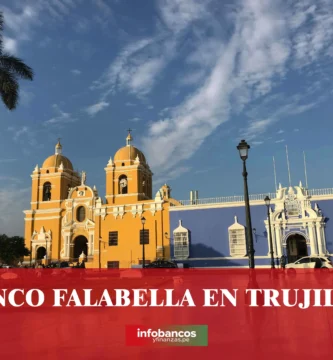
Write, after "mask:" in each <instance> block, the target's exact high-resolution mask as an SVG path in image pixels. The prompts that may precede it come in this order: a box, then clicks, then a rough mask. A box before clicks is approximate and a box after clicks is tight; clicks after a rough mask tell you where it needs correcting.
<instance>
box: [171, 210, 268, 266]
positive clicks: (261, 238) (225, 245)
mask: <svg viewBox="0 0 333 360" xmlns="http://www.w3.org/2000/svg"><path fill="white" fill-rule="evenodd" d="M235 216H237V219H238V223H239V224H241V225H243V226H246V220H245V207H244V206H236V207H224V208H223V207H215V208H207V209H191V210H181V211H180V210H178V211H177V210H176V211H170V233H171V234H172V233H173V231H174V230H175V229H176V228H177V227H178V224H179V220H181V221H182V225H183V226H184V227H185V228H187V229H188V230H190V258H192V259H196V258H198V259H202V258H206V259H207V260H197V261H194V260H190V262H191V266H192V265H200V264H201V265H205V264H206V263H207V261H208V259H209V258H226V257H230V246H229V234H228V228H229V227H230V226H231V225H233V224H234V222H235V219H234V218H235ZM251 218H252V227H253V228H255V229H256V235H254V234H253V242H254V248H255V256H264V257H266V256H267V254H268V242H267V234H266V232H265V224H264V220H265V219H266V207H265V206H264V205H257V206H252V207H251ZM171 236H172V235H171ZM172 254H173V247H172V248H171V255H172ZM221 260H222V259H220V260H214V261H210V265H212V266H224V265H226V264H228V266H246V265H247V264H248V258H247V257H246V258H245V257H244V258H243V259H242V258H234V259H223V261H221ZM261 262H262V261H261ZM207 265H208V264H207Z"/></svg>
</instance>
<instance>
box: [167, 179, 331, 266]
mask: <svg viewBox="0 0 333 360" xmlns="http://www.w3.org/2000/svg"><path fill="white" fill-rule="evenodd" d="M266 195H268V196H269V197H270V198H271V206H270V219H271V233H272V240H273V251H274V257H275V259H276V258H279V259H280V257H281V256H282V255H285V256H287V258H288V262H293V261H296V259H298V258H300V257H303V256H310V255H324V256H331V255H333V189H314V190H308V189H306V188H304V187H303V186H302V184H301V183H300V184H299V186H295V187H289V188H286V187H284V188H283V187H282V186H281V185H279V188H278V189H277V191H276V193H273V194H262V195H251V196H250V209H251V218H252V227H253V228H252V233H253V242H254V249H255V265H256V267H269V266H270V246H269V236H268V231H269V229H268V217H267V207H266V205H265V202H264V198H265V197H266ZM331 217H332V220H331V219H330V218H331ZM245 224H246V220H245V204H244V198H243V197H242V196H233V197H222V198H214V199H199V198H198V197H197V192H191V199H190V200H186V201H181V202H180V203H179V205H176V206H171V207H170V234H166V236H169V237H170V242H171V256H172V257H173V259H174V260H175V261H177V262H178V263H180V264H184V266H189V267H248V263H249V261H248V257H247V255H246V235H245V234H246V228H245V226H246V225H245Z"/></svg>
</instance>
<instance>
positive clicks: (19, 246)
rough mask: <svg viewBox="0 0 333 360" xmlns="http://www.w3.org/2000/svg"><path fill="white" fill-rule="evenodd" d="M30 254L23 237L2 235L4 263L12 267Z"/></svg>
mask: <svg viewBox="0 0 333 360" xmlns="http://www.w3.org/2000/svg"><path fill="white" fill-rule="evenodd" d="M29 254H30V251H29V250H28V249H27V248H26V247H25V244H24V238H23V237H21V236H13V237H8V236H7V235H5V234H3V235H0V259H1V261H2V263H5V264H7V265H12V264H14V263H16V262H18V261H19V260H20V258H22V257H23V256H28V255H29Z"/></svg>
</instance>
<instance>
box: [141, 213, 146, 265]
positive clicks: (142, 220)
mask: <svg viewBox="0 0 333 360" xmlns="http://www.w3.org/2000/svg"><path fill="white" fill-rule="evenodd" d="M145 223H146V219H145V218H144V217H142V218H141V224H142V268H144V267H145Z"/></svg>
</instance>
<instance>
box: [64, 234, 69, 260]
mask: <svg viewBox="0 0 333 360" xmlns="http://www.w3.org/2000/svg"><path fill="white" fill-rule="evenodd" d="M65 257H66V258H67V257H69V234H65Z"/></svg>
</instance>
